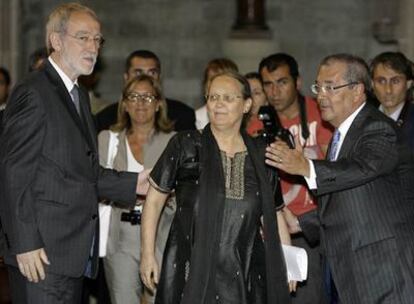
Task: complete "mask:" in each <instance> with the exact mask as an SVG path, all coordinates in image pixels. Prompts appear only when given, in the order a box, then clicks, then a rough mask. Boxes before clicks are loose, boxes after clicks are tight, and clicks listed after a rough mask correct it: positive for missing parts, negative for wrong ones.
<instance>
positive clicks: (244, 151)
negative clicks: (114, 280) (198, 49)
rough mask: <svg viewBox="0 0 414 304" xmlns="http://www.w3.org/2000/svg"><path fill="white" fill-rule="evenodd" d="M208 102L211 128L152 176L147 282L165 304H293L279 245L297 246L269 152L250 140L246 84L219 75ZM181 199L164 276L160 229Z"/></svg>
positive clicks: (177, 146) (188, 136) (192, 137)
mask: <svg viewBox="0 0 414 304" xmlns="http://www.w3.org/2000/svg"><path fill="white" fill-rule="evenodd" d="M206 101H207V111H208V115H209V119H210V124H208V125H207V126H206V127H205V128H204V129H203V130H202V132H200V131H188V132H182V133H178V134H177V135H176V136H175V137H173V138H172V139H171V141H170V142H169V144H168V146H167V148H166V150H165V151H164V153H163V154H162V156H161V157H160V159H159V161H158V162H157V164H156V165H155V167H154V169H153V170H152V173H151V178H150V183H151V187H150V190H149V192H148V195H147V200H146V203H145V205H144V210H143V217H142V229H141V238H142V247H141V251H142V256H141V266H140V272H141V277H142V280H143V282H144V284H145V285H146V286H147V287H148V288H150V289H152V290H155V289H156V290H157V294H156V301H155V303H159V304H161V303H162V304H166V303H177V304H178V303H181V304H188V303H195V302H196V303H199V304H204V303H212V302H219V303H237V304H247V303H261V304H275V303H281V304H282V303H283V304H285V303H290V296H289V288H288V281H287V277H286V268H285V264H284V261H283V255H282V250H281V245H280V240H282V242H285V243H289V242H290V238H289V234H288V232H287V227H286V223H285V222H284V219H283V216H282V215H281V213H280V210H281V209H282V208H283V206H284V204H283V199H282V196H281V192H280V186H279V184H278V182H277V173H276V171H275V170H272V169H270V168H267V169H268V170H266V167H265V162H264V152H265V143H264V142H261V141H260V140H255V139H253V138H251V137H249V136H248V135H247V134H246V133H245V131H244V123H245V121H246V118H247V115H248V113H249V110H250V107H251V104H252V100H251V93H250V87H249V84H248V82H247V80H246V79H245V78H244V77H243V76H241V75H239V74H236V73H232V72H227V73H223V74H219V75H216V76H215V77H214V78H212V80H211V82H210V84H209V87H208V89H207V96H206ZM174 190H175V193H176V197H177V212H176V215H175V218H174V220H173V223H172V226H171V230H170V235H169V237H168V241H167V245H166V249H165V252H164V257H163V265H162V268H161V274H160V271H159V265H158V263H157V261H156V259H155V255H154V247H155V237H156V233H157V223H158V219H159V216H160V213H161V210H162V208H163V206H164V202H165V199H166V198H167V197H168V195H169V193H170V192H171V191H174ZM276 214H277V215H276ZM262 222H263V235H264V240H263V239H262V237H261V235H260V228H261V226H262V224H261V223H262Z"/></svg>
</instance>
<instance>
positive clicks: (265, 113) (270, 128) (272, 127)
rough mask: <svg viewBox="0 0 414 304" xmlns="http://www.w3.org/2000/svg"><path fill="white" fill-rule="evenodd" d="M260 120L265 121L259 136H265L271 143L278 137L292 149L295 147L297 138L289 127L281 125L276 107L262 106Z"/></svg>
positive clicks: (259, 114) (267, 141) (268, 142)
mask: <svg viewBox="0 0 414 304" xmlns="http://www.w3.org/2000/svg"><path fill="white" fill-rule="evenodd" d="M258 117H259V120H261V121H262V123H263V126H264V128H263V130H262V132H260V133H259V136H261V137H262V138H264V140H265V141H266V143H267V144H268V145H269V144H271V143H272V142H274V141H275V139H276V137H278V138H279V139H280V140H282V141H284V142H285V143H286V144H287V145H288V146H289V148H290V149H294V148H295V139H294V137H293V135H292V133H290V131H289V130H288V129H285V128H283V127H282V126H281V124H280V122H279V118H278V116H277V113H276V111H275V109H274V108H273V107H272V106H262V107H260V109H259V113H258Z"/></svg>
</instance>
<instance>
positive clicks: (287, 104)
mask: <svg viewBox="0 0 414 304" xmlns="http://www.w3.org/2000/svg"><path fill="white" fill-rule="evenodd" d="M259 73H260V75H261V77H262V79H263V87H264V91H265V93H266V96H267V99H268V101H269V104H270V106H272V107H273V109H274V111H273V113H274V114H273V115H272V111H265V113H264V114H265V115H262V117H263V116H265V117H268V118H271V117H272V116H273V117H274V119H273V125H272V121H271V120H270V121H269V120H267V121H266V120H265V121H264V132H262V135H264V136H267V137H268V139H269V140H270V141H273V138H274V136H275V135H276V136H278V137H279V138H281V139H282V140H283V141H285V142H287V143H288V144H289V142H291V141H292V137H298V139H299V142H300V144H301V145H302V146H303V148H304V151H305V153H306V155H307V156H308V157H309V158H311V159H323V158H324V157H325V153H326V150H327V147H328V143H329V140H330V138H331V135H332V131H331V129H329V127H328V126H327V125H324V124H323V123H322V120H321V116H320V113H319V109H318V106H317V104H316V102H315V100H314V99H312V98H308V97H304V96H302V95H301V94H300V92H299V89H300V86H301V78H300V77H299V70H298V64H297V62H296V60H295V59H294V58H293V57H292V56H290V55H287V54H283V53H278V54H273V55H270V56H268V57H266V58H264V59H263V60H262V61H261V62H260V65H259ZM263 110H266V109H262V110H261V111H260V112H259V115H260V114H261V113H262V114H263ZM289 133H290V134H289ZM291 146H292V145H291ZM279 176H280V178H281V187H282V192H283V199H284V201H285V205H286V207H285V212H284V214H285V216H289V214H290V212H292V213H293V214H295V215H296V216H298V215H303V214H305V213H308V212H310V211H312V210H314V209H316V201H315V198H314V197H313V196H312V194H311V193H310V192H309V191H308V189H307V186H306V182H305V181H304V179H303V178H302V177H299V176H293V175H289V174H286V173H284V172H280V175H279ZM292 244H293V245H295V246H299V247H302V248H305V249H306V251H307V253H308V258H309V275H308V280H307V281H306V282H304V283H301V284H299V287H300V288H299V289H298V290H297V292H296V294H295V295H293V296H292V303H301V304H302V303H324V299H323V292H322V271H321V265H320V257H319V250H318V246H316V247H315V246H314V247H311V246H310V244H309V243H308V242H307V241H306V240H305V238H304V237H303V235H301V234H299V235H295V236H292Z"/></svg>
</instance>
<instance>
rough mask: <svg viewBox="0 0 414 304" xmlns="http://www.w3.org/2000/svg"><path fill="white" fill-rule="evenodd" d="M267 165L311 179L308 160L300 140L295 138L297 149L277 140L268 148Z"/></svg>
mask: <svg viewBox="0 0 414 304" xmlns="http://www.w3.org/2000/svg"><path fill="white" fill-rule="evenodd" d="M266 158H267V159H266V164H268V165H270V166H272V167H275V168H277V169H280V170H282V171H285V172H287V173H289V174H293V175H302V176H306V177H309V174H310V168H309V163H308V159H307V158H306V157H305V156H304V155H303V148H302V146H301V145H300V142H299V139H298V138H297V137H295V149H290V148H289V146H288V145H287V144H286V143H285V142H283V141H281V140H279V139H277V140H276V141H275V142H273V143H271V144H270V146H268V147H267V148H266Z"/></svg>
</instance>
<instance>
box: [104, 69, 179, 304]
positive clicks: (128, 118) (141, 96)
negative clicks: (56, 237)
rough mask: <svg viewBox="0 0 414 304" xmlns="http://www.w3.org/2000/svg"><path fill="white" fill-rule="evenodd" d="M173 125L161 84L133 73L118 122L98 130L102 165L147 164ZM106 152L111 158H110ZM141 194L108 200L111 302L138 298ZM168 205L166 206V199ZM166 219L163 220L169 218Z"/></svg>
mask: <svg viewBox="0 0 414 304" xmlns="http://www.w3.org/2000/svg"><path fill="white" fill-rule="evenodd" d="M172 127H173V124H172V122H171V121H170V120H168V118H167V110H166V103H165V100H164V98H163V94H162V91H161V87H160V84H159V83H158V82H157V81H156V80H154V79H153V78H151V77H149V76H146V75H141V76H138V77H136V78H134V79H132V80H131V81H129V82H128V83H127V84H126V86H125V88H124V90H123V93H122V100H121V101H120V102H119V106H118V118H117V123H116V124H115V125H113V126H112V127H111V129H110V130H105V131H102V132H101V133H100V134H99V137H98V142H99V154H100V163H101V165H102V166H107V164H108V163H111V164H112V167H113V169H117V170H122V171H133V172H140V171H141V170H144V169H149V168H152V167H153V166H154V164H155V162H156V161H157V159H158V157H159V156H160V155H161V153H162V151H163V150H164V148H165V147H166V145H167V143H168V141H169V139H170V138H171V137H172V135H173V132H171V130H172ZM114 138H115V139H114ZM114 140H115V148H114ZM111 141H112V143H111ZM111 151H115V153H113V152H111ZM109 154H114V155H109ZM108 158H111V159H109V162H108ZM144 200H145V198H144V197H143V198H141V199H138V200H137V204H136V206H135V208H134V209H133V210H125V209H122V208H120V207H119V206H118V205H117V203H116V202H112V207H113V208H112V212H111V216H110V225H109V236H108V244H107V250H106V257H105V258H104V268H105V275H106V279H107V283H108V288H109V293H110V297H111V302H112V304H126V303H135V304H136V303H140V301H141V297H142V290H143V286H142V283H141V280H140V278H139V261H140V247H141V246H140V243H141V242H140V230H141V210H142V202H143V201H144ZM167 206H168V207H167V208H170V207H171V205H170V204H167ZM165 224H166V225H167V226H168V223H165ZM167 230H168V228H167ZM160 238H161V239H159V240H158V241H159V243H157V244H159V247H157V250H158V253H157V255H158V256H161V251H162V247H163V241H162V234H161V235H160Z"/></svg>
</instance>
